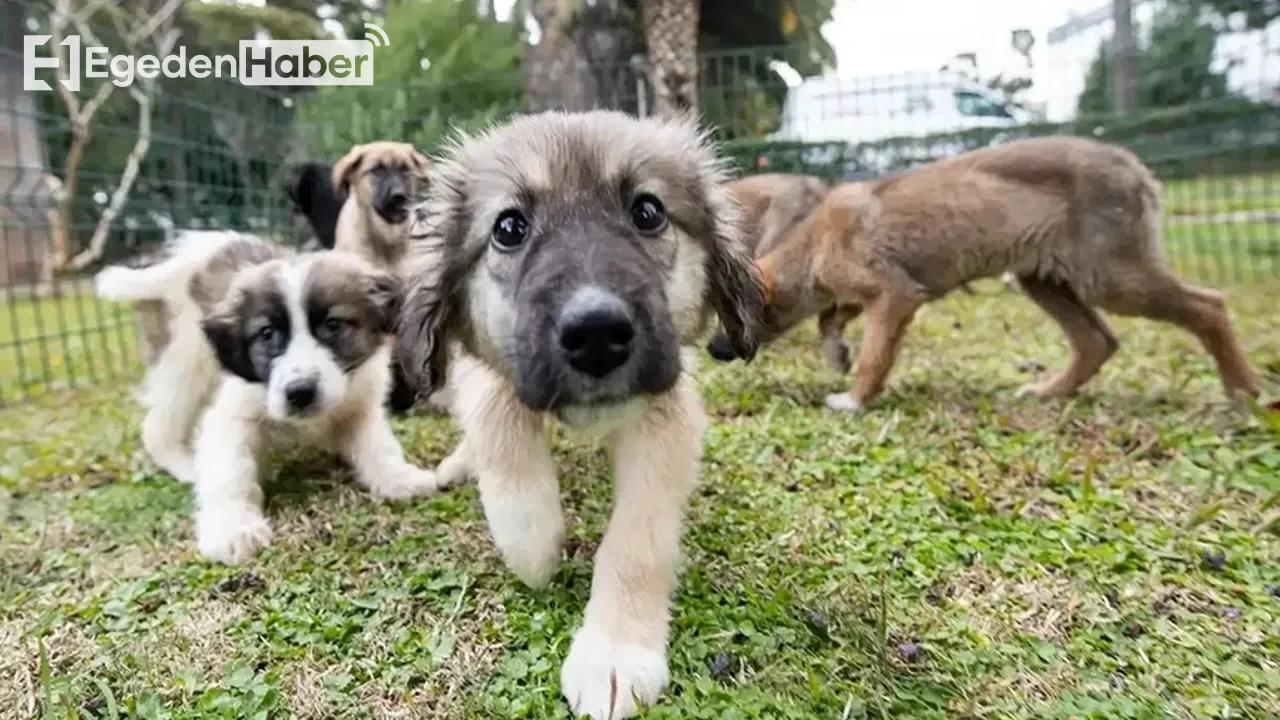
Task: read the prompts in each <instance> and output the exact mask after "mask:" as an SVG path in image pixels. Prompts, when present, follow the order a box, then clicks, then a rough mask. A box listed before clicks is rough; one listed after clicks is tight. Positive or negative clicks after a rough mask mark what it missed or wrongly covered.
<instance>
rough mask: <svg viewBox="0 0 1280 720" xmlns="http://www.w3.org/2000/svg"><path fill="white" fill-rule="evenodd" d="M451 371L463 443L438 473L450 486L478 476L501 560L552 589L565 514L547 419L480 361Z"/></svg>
mask: <svg viewBox="0 0 1280 720" xmlns="http://www.w3.org/2000/svg"><path fill="white" fill-rule="evenodd" d="M453 368H454V371H455V372H456V382H451V386H452V387H453V394H454V397H453V409H454V415H455V416H456V418H457V420H458V424H459V425H461V426H462V431H463V440H462V445H461V447H459V448H458V450H456V451H455V452H454V453H453V454H452V455H450V456H449V457H448V458H447V459H446V460H445V461H444V462H442V463H441V464H440V467H439V468H438V470H437V474H438V475H440V477H441V480H442V481H444V482H448V483H452V482H455V481H457V480H459V479H461V478H462V477H464V476H465V475H467V474H472V475H474V476H475V478H476V484H477V486H478V487H479V490H480V502H481V504H482V505H483V506H484V515H485V519H486V520H488V522H489V533H490V534H491V535H492V536H493V543H494V545H496V546H497V548H498V552H499V553H501V555H502V559H503V562H505V563H506V565H507V567H508V568H510V569H511V571H512V572H514V573H515V574H516V576H517V577H519V578H520V580H522V581H523V582H524V583H525V584H526V585H529V586H530V587H541V586H543V585H546V584H547V582H548V581H550V580H551V575H552V574H553V573H555V570H556V565H557V564H558V563H559V562H560V550H561V548H562V547H563V545H564V514H563V513H562V512H561V509H560V487H559V484H558V483H557V482H556V472H555V466H554V465H553V464H552V461H551V450H550V449H549V448H548V446H547V436H546V431H545V427H544V423H543V420H542V418H541V417H540V416H539V415H538V414H536V413H534V412H532V411H530V410H529V409H528V408H526V407H525V406H524V405H522V404H521V403H520V401H519V399H518V398H517V397H516V395H515V391H514V390H513V389H512V387H511V385H510V384H509V383H507V382H505V381H504V380H502V379H501V378H499V377H498V376H497V375H495V374H494V373H493V371H491V370H489V369H488V368H487V367H484V366H482V365H480V364H479V363H478V362H477V361H476V360H474V359H472V358H462V359H455V360H454V361H453Z"/></svg>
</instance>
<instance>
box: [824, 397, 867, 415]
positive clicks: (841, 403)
mask: <svg viewBox="0 0 1280 720" xmlns="http://www.w3.org/2000/svg"><path fill="white" fill-rule="evenodd" d="M826 403H827V407H828V408H831V409H832V410H836V411H838V412H847V413H856V412H862V403H860V402H858V401H857V400H854V399H853V396H852V395H850V394H849V393H847V392H843V393H831V394H830V395H828V396H827V400H826Z"/></svg>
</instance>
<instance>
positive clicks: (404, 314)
mask: <svg viewBox="0 0 1280 720" xmlns="http://www.w3.org/2000/svg"><path fill="white" fill-rule="evenodd" d="M449 314H450V308H449V303H448V299H447V295H446V293H444V292H442V291H441V289H440V288H437V287H425V286H421V285H420V286H418V287H415V288H414V289H412V290H411V291H410V292H409V293H408V295H407V296H406V297H405V299H404V303H403V306H402V309H401V312H400V323H399V327H398V329H397V330H396V341H395V359H396V362H398V363H399V364H400V367H401V368H402V369H403V370H404V375H405V379H406V380H407V381H408V382H409V384H410V385H412V386H413V387H415V388H417V389H418V392H419V395H422V396H425V395H430V394H431V393H433V392H435V391H436V390H438V389H440V386H441V385H443V384H444V378H445V373H446V372H447V370H448V367H447V365H448V361H449V353H448V352H447V342H446V340H447V335H446V327H447V325H448V322H449Z"/></svg>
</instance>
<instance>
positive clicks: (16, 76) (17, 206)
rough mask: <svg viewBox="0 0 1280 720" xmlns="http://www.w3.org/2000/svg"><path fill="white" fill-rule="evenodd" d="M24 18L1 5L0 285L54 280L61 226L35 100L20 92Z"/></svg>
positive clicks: (19, 10) (11, 1)
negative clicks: (54, 214)
mask: <svg viewBox="0 0 1280 720" xmlns="http://www.w3.org/2000/svg"><path fill="white" fill-rule="evenodd" d="M25 27H26V14H25V12H24V8H23V3H21V2H18V1H17V0H3V1H0V188H3V190H0V286H9V285H16V284H19V283H28V282H39V281H43V280H47V279H51V274H52V268H53V265H52V264H51V262H50V260H51V258H50V257H49V254H50V245H51V242H52V240H53V239H54V238H55V236H57V233H58V232H59V231H60V230H62V227H61V226H60V225H57V224H52V223H50V222H49V219H50V212H49V211H50V210H51V209H52V208H53V207H54V206H55V205H56V203H57V199H56V198H55V197H53V195H52V194H51V193H50V192H49V188H48V186H47V183H46V181H45V174H46V167H47V166H46V164H45V157H44V143H43V142H41V138H40V127H39V125H38V124H37V120H36V102H35V98H34V97H33V96H32V94H31V93H28V92H27V91H25V90H23V89H22V72H23V70H22V33H23V32H25V30H24V28H25Z"/></svg>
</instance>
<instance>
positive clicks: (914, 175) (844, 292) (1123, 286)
mask: <svg viewBox="0 0 1280 720" xmlns="http://www.w3.org/2000/svg"><path fill="white" fill-rule="evenodd" d="M1160 250H1161V249H1160V184H1159V182H1158V181H1157V180H1156V179H1155V177H1154V176H1152V174H1151V172H1150V171H1149V170H1148V169H1147V168H1146V167H1145V166H1143V165H1142V164H1141V162H1139V161H1138V159H1137V157H1135V156H1134V155H1133V154H1132V153H1130V152H1128V151H1127V150H1122V149H1119V148H1116V147H1111V146H1108V145H1103V144H1101V143H1097V142H1094V141H1092V140H1085V139H1080V138H1069V137H1055V138H1038V139H1028V140H1020V141H1015V142H1010V143H1007V144H1005V145H1002V146H999V147H994V148H985V149H982V150H977V151H974V152H971V153H967V154H965V155H960V156H957V157H955V158H950V159H947V160H942V161H939V162H936V163H932V164H929V165H924V166H921V167H918V168H915V169H912V170H909V171H906V172H904V173H901V174H899V175H896V176H893V177H889V178H885V179H883V180H880V181H877V182H867V183H851V184H847V185H842V186H840V187H838V188H836V189H834V190H832V191H831V192H830V193H829V194H828V195H827V198H826V200H824V201H823V203H822V204H821V205H820V206H819V207H818V208H817V209H816V210H815V211H814V212H813V213H812V214H810V216H809V217H807V218H806V219H805V220H804V222H803V223H801V225H800V226H798V227H797V228H796V230H795V231H794V232H792V233H791V234H790V236H789V237H788V238H787V240H786V241H785V242H783V243H782V244H780V245H779V246H778V247H777V248H775V249H774V250H773V252H771V253H769V254H768V255H766V256H765V257H763V258H761V259H760V260H759V261H758V262H759V267H760V270H761V273H762V275H763V276H764V278H765V280H766V285H767V288H768V290H767V304H766V307H765V310H764V315H763V318H762V320H763V325H764V330H763V333H764V339H766V340H767V339H772V338H776V337H778V336H779V335H781V334H782V333H783V332H785V331H786V330H788V329H789V328H791V327H793V326H795V325H796V324H797V323H799V322H800V321H802V320H804V319H805V318H807V317H808V316H810V315H813V314H814V313H819V312H823V311H831V310H832V309H834V310H835V312H836V313H838V314H841V315H845V316H848V317H854V316H856V315H857V314H859V313H862V312H865V314H866V316H867V327H866V331H865V332H864V333H863V340H862V347H861V349H860V351H859V353H858V361H857V376H856V378H855V380H854V384H853V388H852V391H851V392H849V393H838V394H834V395H830V396H828V397H827V405H828V406H829V407H831V408H833V409H838V410H857V409H859V408H861V407H862V406H863V405H864V404H866V403H867V402H869V401H870V400H872V399H873V398H875V397H876V396H877V395H878V394H879V393H880V391H881V390H882V388H883V387H884V382H885V378H886V377H887V376H888V374H889V370H890V368H891V367H892V366H893V362H894V359H895V357H896V356H897V353H898V348H899V346H900V345H901V343H902V337H903V334H904V333H905V331H906V328H907V325H908V324H910V322H911V319H912V318H913V317H914V315H915V312H916V310H917V309H918V308H919V307H920V306H921V305H922V304H924V303H926V302H930V301H933V300H936V299H938V298H940V297H942V296H943V295H945V294H946V293H948V292H949V291H951V290H953V289H955V288H957V287H959V286H960V285H961V284H963V283H965V282H968V281H971V280H976V279H979V278H983V277H992V276H997V275H1000V274H1001V273H1003V272H1006V271H1008V272H1012V273H1013V274H1014V275H1015V276H1016V277H1017V279H1018V283H1019V284H1020V285H1021V286H1022V289H1023V291H1024V292H1025V294H1026V295H1027V296H1028V297H1030V298H1031V299H1032V300H1033V301H1034V302H1035V303H1036V304H1038V305H1039V306H1040V307H1041V308H1043V309H1044V310H1045V312H1047V313H1049V315H1050V316H1052V317H1053V319H1054V320H1056V321H1057V322H1058V324H1059V325H1061V326H1062V329H1063V331H1064V332H1065V333H1066V335H1067V341H1068V342H1069V343H1070V345H1071V359H1070V361H1069V362H1068V363H1067V367H1066V368H1065V369H1064V370H1062V372H1060V373H1059V374H1057V375H1056V376H1054V377H1052V378H1050V379H1048V380H1045V381H1042V382H1038V383H1030V384H1028V385H1026V386H1024V387H1023V388H1022V389H1021V390H1019V391H1018V394H1019V395H1022V394H1027V393H1029V394H1033V395H1037V396H1041V397H1055V396H1062V395H1067V394H1069V393H1071V392H1073V391H1074V390H1075V389H1076V388H1078V387H1080V386H1081V385H1082V384H1084V383H1085V382H1086V381H1088V380H1089V379H1090V378H1091V377H1093V375H1094V374H1095V373H1096V372H1097V371H1098V368H1099V367H1101V366H1102V364H1103V363H1104V362H1105V361H1106V360H1107V358H1109V357H1110V356H1111V354H1112V353H1114V352H1115V350H1116V348H1117V347H1118V345H1119V343H1118V341H1117V340H1116V338H1115V336H1114V335H1113V334H1112V332H1111V329H1110V328H1108V327H1107V324H1106V322H1105V321H1104V320H1103V318H1102V316H1101V315H1099V314H1098V312H1097V310H1095V308H1101V309H1104V310H1107V311H1110V312H1113V313H1117V314H1120V315H1137V316H1143V317H1148V318H1152V319H1155V320H1164V321H1167V322H1172V323H1175V324H1177V325H1179V326H1181V327H1183V328H1186V329H1187V330H1188V331H1190V332H1192V333H1194V334H1195V335H1196V336H1197V337H1198V338H1199V339H1200V341H1201V343H1203V345H1204V346H1205V348H1206V349H1207V350H1208V351H1209V353H1210V354H1211V355H1212V356H1213V358H1214V360H1215V362H1216V363H1217V368H1218V374H1219V376H1220V377H1221V379H1222V384H1223V386H1224V387H1225V389H1226V390H1227V393H1228V394H1229V395H1231V394H1234V393H1237V392H1239V393H1245V394H1248V395H1251V396H1256V395H1257V394H1258V392H1259V387H1258V375H1257V372H1256V371H1255V370H1254V369H1253V367H1252V366H1250V364H1249V362H1248V360H1246V359H1245V357H1244V354H1243V352H1242V351H1241V349H1240V343H1239V341H1238V340H1237V338H1236V334H1235V331H1234V330H1233V329H1232V326H1231V320H1230V318H1229V316H1228V314H1227V308H1226V304H1225V303H1224V302H1223V298H1222V295H1220V294H1219V293H1217V292H1215V291H1213V290H1207V289H1203V288H1198V287H1194V286H1191V285H1187V284H1185V283H1183V282H1182V281H1180V280H1179V279H1178V278H1177V277H1175V276H1174V275H1173V274H1172V273H1171V272H1170V271H1169V270H1168V269H1167V268H1166V266H1165V264H1164V261H1163V259H1162V257H1161V253H1160ZM707 349H708V351H709V352H710V353H711V355H712V356H713V357H716V358H717V359H720V360H728V359H732V357H733V354H732V352H731V351H730V350H729V348H728V346H727V344H726V343H725V342H724V341H723V337H722V336H721V335H719V334H717V336H716V337H714V338H713V339H712V341H711V343H710V344H709V345H708V348H707Z"/></svg>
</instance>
